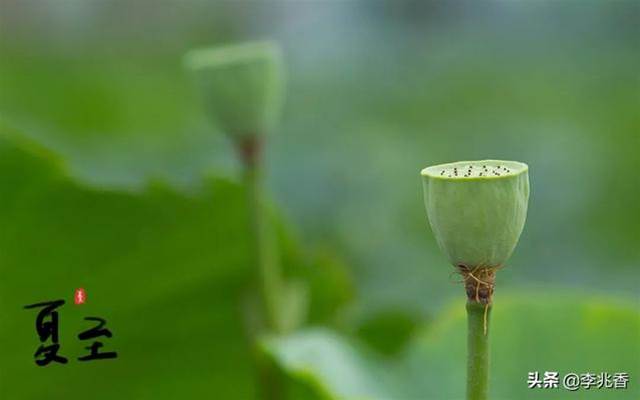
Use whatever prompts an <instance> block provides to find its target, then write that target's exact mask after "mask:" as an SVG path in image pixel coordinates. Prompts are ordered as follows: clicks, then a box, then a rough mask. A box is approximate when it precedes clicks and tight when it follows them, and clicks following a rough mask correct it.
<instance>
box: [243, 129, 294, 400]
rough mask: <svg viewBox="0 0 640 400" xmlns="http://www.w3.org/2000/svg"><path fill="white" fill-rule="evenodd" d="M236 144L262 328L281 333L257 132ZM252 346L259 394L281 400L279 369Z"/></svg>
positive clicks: (278, 275)
mask: <svg viewBox="0 0 640 400" xmlns="http://www.w3.org/2000/svg"><path fill="white" fill-rule="evenodd" d="M236 146H237V150H238V153H239V155H240V158H241V160H242V163H243V166H244V182H245V190H246V195H247V207H248V210H249V218H250V225H251V226H250V229H251V237H252V239H253V259H254V262H255V263H256V267H257V275H258V281H259V285H260V303H261V307H262V311H263V318H264V326H263V328H264V329H265V330H266V331H267V332H268V333H276V334H277V333H282V331H283V329H282V323H281V321H282V319H281V316H280V309H281V303H280V302H281V300H280V293H281V292H282V286H283V278H282V271H281V266H280V260H279V257H278V248H277V242H276V237H275V233H274V232H273V227H272V225H271V224H270V221H269V215H268V212H267V208H266V205H265V202H264V194H263V167H262V157H261V155H262V143H261V141H260V136H259V135H255V136H249V137H246V138H243V139H241V140H240V141H238V142H237V143H236ZM260 330H262V329H260ZM253 334H254V335H257V334H258V333H257V332H253ZM255 347H256V349H255V355H254V356H255V362H256V369H257V374H258V384H259V393H258V395H259V398H260V399H264V400H282V399H283V392H284V390H283V382H282V377H281V375H280V371H279V370H278V369H277V368H276V367H275V365H274V364H273V362H271V361H270V360H268V359H267V358H266V357H265V356H264V354H261V352H260V350H259V349H258V346H255Z"/></svg>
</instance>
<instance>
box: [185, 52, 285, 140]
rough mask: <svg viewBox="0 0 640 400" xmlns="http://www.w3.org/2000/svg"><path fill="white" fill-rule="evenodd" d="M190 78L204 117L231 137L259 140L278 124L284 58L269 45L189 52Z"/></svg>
mask: <svg viewBox="0 0 640 400" xmlns="http://www.w3.org/2000/svg"><path fill="white" fill-rule="evenodd" d="M184 62H185V66H186V68H187V69H188V70H189V71H190V72H191V73H192V74H193V76H194V79H195V82H196V85H197V87H198V89H199V91H200V92H201V94H202V98H203V101H204V106H205V109H206V112H207V114H208V115H209V116H210V117H211V118H212V120H213V122H214V123H215V124H216V125H217V126H218V127H219V128H220V129H222V130H223V131H224V132H225V133H227V134H229V135H232V136H234V137H243V136H254V135H263V134H265V133H267V132H269V131H270V130H271V129H272V128H273V127H274V125H275V124H276V123H277V122H278V118H279V116H280V110H281V108H282V102H283V92H284V76H283V75H284V72H283V62H282V52H281V50H280V47H279V46H278V44H277V43H275V42H272V41H258V42H247V43H242V44H234V45H224V46H219V47H213V48H207V49H199V50H192V51H190V52H188V53H187V54H186V56H185V60H184Z"/></svg>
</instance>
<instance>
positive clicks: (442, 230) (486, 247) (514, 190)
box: [421, 160, 529, 269]
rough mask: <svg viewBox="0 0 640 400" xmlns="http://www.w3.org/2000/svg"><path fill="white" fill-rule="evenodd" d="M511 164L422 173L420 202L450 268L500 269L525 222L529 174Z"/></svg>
mask: <svg viewBox="0 0 640 400" xmlns="http://www.w3.org/2000/svg"><path fill="white" fill-rule="evenodd" d="M528 169H529V168H528V166H527V165H526V164H523V163H520V162H515V161H499V160H483V161H461V162H455V163H450V164H441V165H435V166H431V167H427V168H425V169H423V170H422V172H421V175H422V182H423V188H424V201H425V205H426V209H427V216H428V217H429V223H430V225H431V229H432V230H433V233H434V235H435V237H436V240H437V242H438V245H439V246H440V248H441V249H442V251H444V252H445V254H446V255H447V256H448V258H449V261H450V262H451V263H452V264H453V265H454V266H458V267H460V266H464V267H466V268H467V269H474V268H497V267H500V266H502V265H503V264H504V263H505V262H506V261H507V259H508V258H509V256H510V255H511V253H512V252H513V249H514V248H515V246H516V244H517V243H518V239H519V238H520V233H521V232H522V229H523V227H524V222H525V219H526V216H527V204H528V201H529V174H528Z"/></svg>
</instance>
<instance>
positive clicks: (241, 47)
mask: <svg viewBox="0 0 640 400" xmlns="http://www.w3.org/2000/svg"><path fill="white" fill-rule="evenodd" d="M280 56H281V50H280V46H279V45H278V43H277V42H275V41H272V40H259V41H252V42H244V43H240V44H226V45H219V46H213V47H207V48H201V49H193V50H190V51H189V52H187V54H185V56H184V64H185V66H186V67H187V68H190V69H193V70H200V69H208V68H217V67H226V66H231V65H237V64H245V63H249V62H255V61H258V60H265V59H277V58H279V57H280Z"/></svg>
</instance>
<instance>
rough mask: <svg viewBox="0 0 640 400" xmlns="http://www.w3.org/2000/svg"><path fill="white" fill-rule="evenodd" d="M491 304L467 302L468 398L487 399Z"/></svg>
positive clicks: (469, 399) (471, 399) (474, 399)
mask: <svg viewBox="0 0 640 400" xmlns="http://www.w3.org/2000/svg"><path fill="white" fill-rule="evenodd" d="M490 316H491V305H484V304H482V303H479V302H475V301H469V302H467V329H468V333H467V400H487V398H488V397H487V396H488V391H489V390H488V389H489V317H490Z"/></svg>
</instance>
